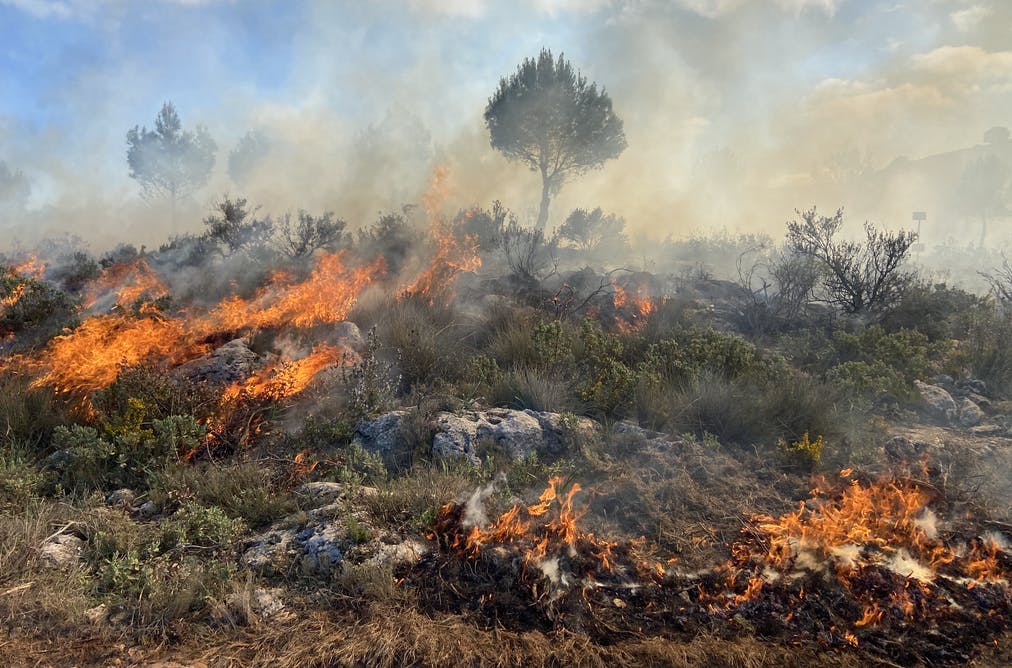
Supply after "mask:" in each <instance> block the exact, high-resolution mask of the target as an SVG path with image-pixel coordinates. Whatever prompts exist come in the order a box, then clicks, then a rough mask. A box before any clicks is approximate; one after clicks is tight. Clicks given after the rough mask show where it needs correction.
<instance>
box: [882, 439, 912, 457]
mask: <svg viewBox="0 0 1012 668" xmlns="http://www.w3.org/2000/svg"><path fill="white" fill-rule="evenodd" d="M885 453H886V454H887V455H888V456H889V457H890V458H891V459H893V460H895V461H899V462H912V461H914V460H916V459H917V456H918V453H917V448H915V447H914V444H913V442H912V441H911V440H910V439H909V438H906V437H905V436H893V437H892V438H890V439H889V440H888V441H886V444H885Z"/></svg>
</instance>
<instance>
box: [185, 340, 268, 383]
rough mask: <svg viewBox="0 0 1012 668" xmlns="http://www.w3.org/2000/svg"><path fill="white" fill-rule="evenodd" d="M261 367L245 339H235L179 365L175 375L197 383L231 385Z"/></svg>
mask: <svg viewBox="0 0 1012 668" xmlns="http://www.w3.org/2000/svg"><path fill="white" fill-rule="evenodd" d="M262 365H263V358H262V357H261V356H260V355H258V354H256V353H255V352H253V351H252V350H251V349H250V347H249V343H247V342H246V340H245V339H235V340H233V341H229V342H228V343H226V344H225V345H223V346H221V347H220V348H216V349H215V350H213V351H211V352H210V353H208V354H206V355H204V356H203V357H199V358H197V359H195V360H193V361H191V362H187V363H186V364H182V365H180V366H179V367H178V368H177V369H176V371H175V373H178V374H180V375H181V376H183V377H184V378H187V379H189V380H193V381H197V382H207V383H210V384H212V385H231V384H232V383H237V382H241V381H243V380H245V379H246V378H248V377H249V376H251V375H252V374H253V372H254V371H256V370H257V369H259V368H260V367H261V366H262Z"/></svg>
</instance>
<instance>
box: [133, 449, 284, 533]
mask: <svg viewBox="0 0 1012 668" xmlns="http://www.w3.org/2000/svg"><path fill="white" fill-rule="evenodd" d="M151 500H152V501H154V502H155V503H156V504H158V505H159V506H162V507H166V506H174V505H187V504H192V503H199V504H201V505H203V506H214V507H217V508H220V509H221V510H222V511H223V512H224V513H225V514H226V515H228V516H229V517H231V518H239V519H242V520H244V521H245V522H246V523H247V524H249V525H250V526H252V527H260V526H264V525H266V524H269V523H270V522H273V521H274V520H277V519H279V518H281V517H284V516H285V515H287V514H288V513H290V512H292V511H294V510H295V503H294V502H293V501H292V500H291V498H290V497H289V496H288V495H287V494H286V493H285V492H284V490H283V489H282V488H281V486H280V484H279V483H278V482H277V481H276V479H275V476H273V475H272V474H271V470H270V468H268V467H266V466H264V465H263V464H262V463H257V462H250V463H243V464H231V465H219V464H211V463H201V464H198V465H195V466H191V465H179V466H170V467H168V468H166V469H165V470H164V471H163V472H161V473H160V474H158V475H156V476H155V477H154V480H153V481H152V489H151Z"/></svg>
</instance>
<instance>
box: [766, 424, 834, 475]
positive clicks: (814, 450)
mask: <svg viewBox="0 0 1012 668" xmlns="http://www.w3.org/2000/svg"><path fill="white" fill-rule="evenodd" d="M824 447H825V443H824V442H823V440H822V436H821V435H820V436H818V437H816V439H815V440H814V441H813V440H810V439H809V437H808V432H807V431H806V432H805V433H804V434H802V436H801V438H800V439H799V440H797V441H794V442H791V443H788V442H787V440H786V439H783V438H781V439H779V440H778V441H777V449H779V450H780V452H781V453H782V454H783V455H784V456H785V457H787V458H788V460H790V461H792V462H796V463H798V464H800V465H802V466H804V467H806V468H808V469H815V468H817V467H818V466H819V462H820V461H822V450H823V448H824Z"/></svg>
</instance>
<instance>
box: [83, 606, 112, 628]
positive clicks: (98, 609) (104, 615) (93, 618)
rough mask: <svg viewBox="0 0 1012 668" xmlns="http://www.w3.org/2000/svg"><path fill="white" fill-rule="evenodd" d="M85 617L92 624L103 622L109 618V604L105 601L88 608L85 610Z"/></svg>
mask: <svg viewBox="0 0 1012 668" xmlns="http://www.w3.org/2000/svg"><path fill="white" fill-rule="evenodd" d="M84 618H85V619H87V620H88V621H89V622H91V623H92V624H101V623H102V622H104V621H106V620H107V619H108V618H109V606H107V605H106V604H105V603H102V604H101V605H96V606H95V607H94V608H88V609H87V610H85V611H84Z"/></svg>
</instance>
